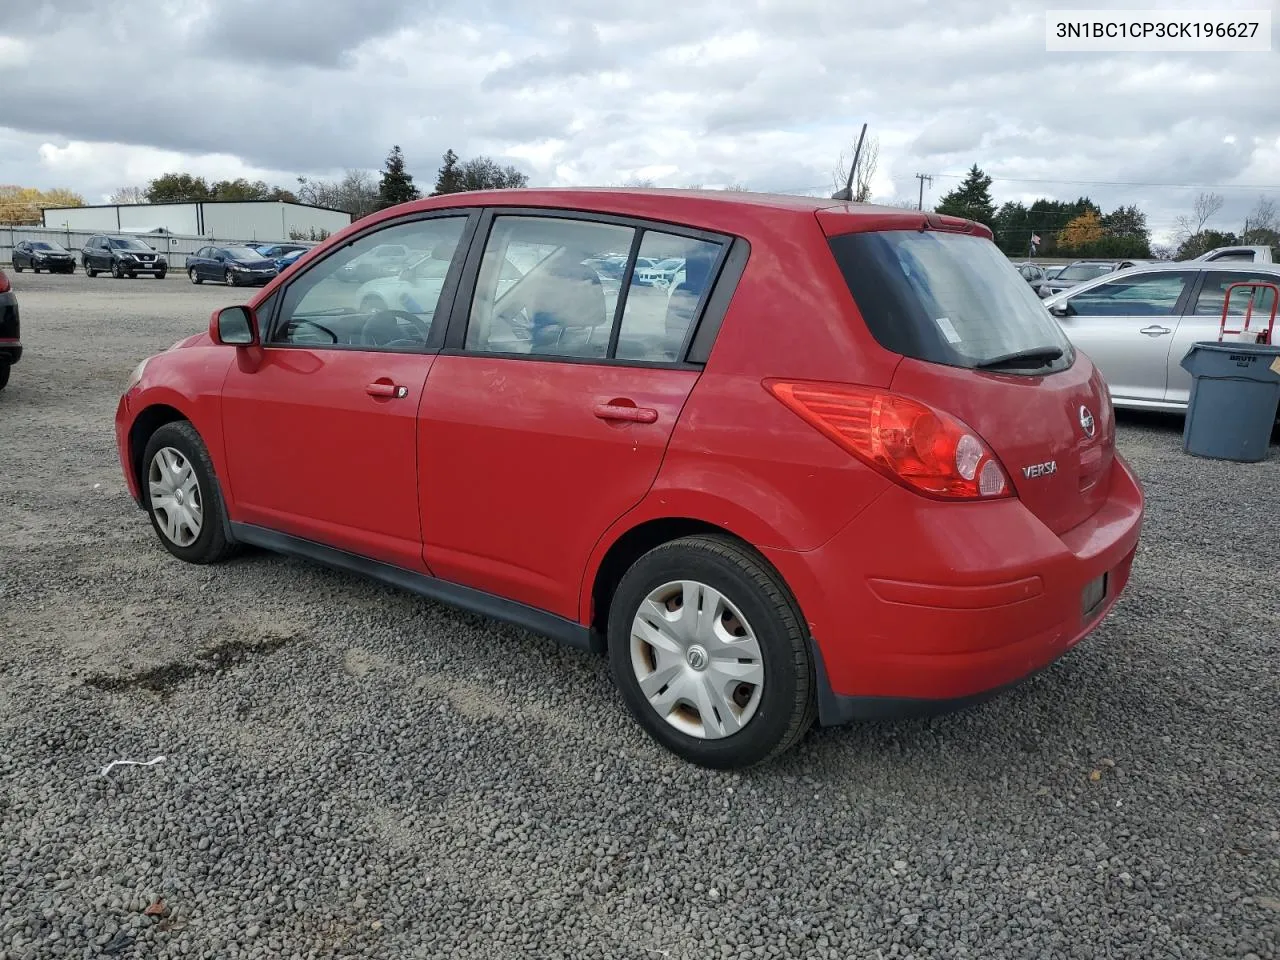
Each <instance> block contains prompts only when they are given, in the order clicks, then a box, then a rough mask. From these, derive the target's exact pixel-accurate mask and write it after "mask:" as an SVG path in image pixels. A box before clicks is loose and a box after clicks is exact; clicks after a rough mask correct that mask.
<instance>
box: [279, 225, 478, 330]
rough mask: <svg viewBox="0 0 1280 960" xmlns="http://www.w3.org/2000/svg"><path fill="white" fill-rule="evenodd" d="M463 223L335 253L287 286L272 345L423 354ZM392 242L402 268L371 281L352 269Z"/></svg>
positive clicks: (417, 228) (393, 232)
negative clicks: (404, 263)
mask: <svg viewBox="0 0 1280 960" xmlns="http://www.w3.org/2000/svg"><path fill="white" fill-rule="evenodd" d="M466 221H467V218H466V216H465V215H462V216H459V215H455V216H447V217H433V218H429V219H423V220H413V221H410V222H407V223H399V224H395V225H393V226H390V227H385V228H383V229H381V230H378V231H375V232H374V233H371V234H368V235H366V236H364V237H361V238H360V239H359V240H356V241H354V242H353V243H350V244H347V245H346V246H343V247H341V248H340V249H338V250H336V251H334V252H333V253H331V254H330V255H329V256H327V257H325V258H324V259H323V260H320V261H319V262H317V263H315V264H314V265H312V266H311V267H310V268H308V269H307V270H306V271H305V272H303V273H302V274H300V275H299V276H298V277H297V278H296V279H295V280H294V281H293V282H292V283H290V284H289V286H288V288H287V290H286V291H285V294H284V298H283V300H282V301H281V304H280V315H279V317H278V318H277V321H276V324H275V326H274V329H273V330H272V335H271V338H270V339H271V342H273V343H287V344H297V345H303V344H305V345H307V346H344V347H361V348H364V349H370V350H379V349H386V350H410V351H412V350H421V349H423V348H424V347H426V345H427V342H428V339H429V337H430V335H431V331H432V329H433V327H434V325H435V323H436V310H437V306H438V304H439V301H440V296H441V293H442V291H443V289H444V280H445V276H446V274H447V273H448V271H449V266H450V264H451V263H452V262H453V260H454V257H455V255H456V254H457V248H458V244H459V241H460V240H461V239H462V232H463V228H464V227H465V226H466ZM389 243H393V244H394V245H395V246H394V249H396V250H398V251H400V253H401V254H402V255H403V256H405V257H406V261H405V262H406V266H405V268H404V269H400V270H394V271H391V272H388V273H385V274H384V273H381V272H378V273H373V274H370V275H366V274H362V273H353V271H352V270H351V269H350V267H351V265H352V264H353V263H358V262H361V261H362V260H363V261H367V260H368V259H369V257H370V254H372V253H373V252H374V251H375V249H376V248H378V247H379V246H383V245H387V244H389ZM415 261H416V262H415ZM428 261H429V263H428ZM410 262H414V266H412V267H410V266H407V264H408V263H410ZM366 277H367V279H366ZM444 319H445V318H444V317H441V318H440V320H439V322H440V323H444Z"/></svg>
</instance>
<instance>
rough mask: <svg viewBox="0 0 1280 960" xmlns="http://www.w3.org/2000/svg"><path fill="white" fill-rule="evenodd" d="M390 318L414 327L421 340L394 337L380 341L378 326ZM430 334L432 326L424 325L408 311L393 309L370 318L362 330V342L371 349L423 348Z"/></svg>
mask: <svg viewBox="0 0 1280 960" xmlns="http://www.w3.org/2000/svg"><path fill="white" fill-rule="evenodd" d="M388 316H390V317H393V318H394V319H396V320H403V321H404V322H405V323H407V324H409V326H411V327H413V330H414V332H415V333H417V334H418V337H419V339H418V340H412V339H410V338H407V337H394V338H392V339H390V340H385V341H384V340H379V339H378V337H377V335H376V329H377V325H378V324H380V323H382V322H385V320H386V318H387V317H388ZM430 334H431V326H430V324H426V323H423V322H422V321H421V320H420V319H418V318H417V317H416V316H414V315H413V314H412V313H409V311H407V310H396V309H392V308H388V309H386V310H379V311H377V312H376V313H374V314H373V315H372V316H370V317H369V319H368V320H366V321H365V322H364V325H363V326H362V327H361V328H360V340H361V342H362V343H364V344H366V345H368V346H371V347H398V346H411V347H421V346H425V345H426V342H427V337H428V336H430Z"/></svg>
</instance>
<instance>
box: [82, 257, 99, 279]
mask: <svg viewBox="0 0 1280 960" xmlns="http://www.w3.org/2000/svg"><path fill="white" fill-rule="evenodd" d="M84 275H85V276H86V277H96V276H97V275H98V271H97V270H95V269H93V267H91V266H89V261H88V260H86V261H85V262H84Z"/></svg>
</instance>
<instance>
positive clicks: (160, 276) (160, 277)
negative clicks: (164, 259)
mask: <svg viewBox="0 0 1280 960" xmlns="http://www.w3.org/2000/svg"><path fill="white" fill-rule="evenodd" d="M168 272H169V271H168V270H157V271H156V273H155V277H156V279H157V280H163V279H164V275H165V274H166V273H168Z"/></svg>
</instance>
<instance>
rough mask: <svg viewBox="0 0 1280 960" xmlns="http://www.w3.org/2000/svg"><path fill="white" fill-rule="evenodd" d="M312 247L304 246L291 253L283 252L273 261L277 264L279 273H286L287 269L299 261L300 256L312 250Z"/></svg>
mask: <svg viewBox="0 0 1280 960" xmlns="http://www.w3.org/2000/svg"><path fill="white" fill-rule="evenodd" d="M310 249H311V248H310V247H304V248H303V249H301V250H294V251H291V252H290V253H285V254H281V255H280V256H278V257H276V258H275V260H273V261H272V263H274V264H275V265H276V272H277V273H284V271H285V270H287V269H289V267H291V266H293V265H294V264H295V263H297V262H298V258H299V257H301V256H302V255H303V254H304V253H306V252H307V251H308V250H310Z"/></svg>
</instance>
